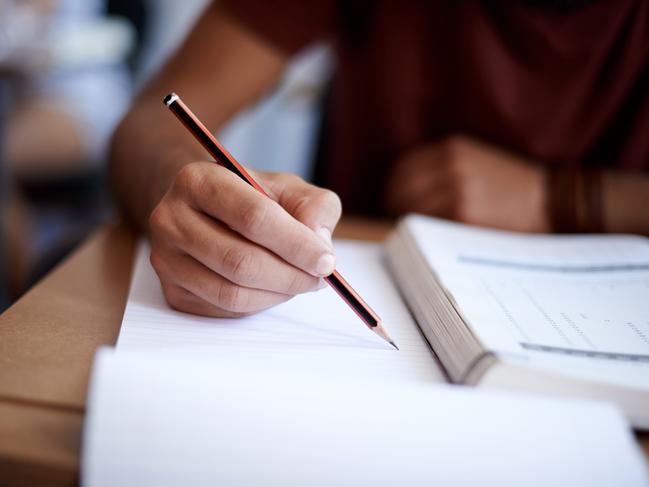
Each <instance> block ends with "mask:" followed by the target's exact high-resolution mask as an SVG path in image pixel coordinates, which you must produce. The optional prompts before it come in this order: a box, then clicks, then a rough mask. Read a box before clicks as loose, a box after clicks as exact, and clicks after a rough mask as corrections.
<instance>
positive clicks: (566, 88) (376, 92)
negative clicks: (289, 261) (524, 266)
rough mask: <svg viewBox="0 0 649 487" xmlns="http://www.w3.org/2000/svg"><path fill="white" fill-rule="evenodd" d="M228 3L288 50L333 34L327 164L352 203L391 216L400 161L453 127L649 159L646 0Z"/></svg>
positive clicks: (589, 153) (604, 157)
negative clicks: (389, 181) (392, 175)
mask: <svg viewBox="0 0 649 487" xmlns="http://www.w3.org/2000/svg"><path fill="white" fill-rule="evenodd" d="M224 3H226V6H227V8H228V9H229V11H230V12H231V13H232V14H233V15H234V16H235V17H236V18H237V19H238V20H240V21H241V23H242V24H243V25H244V26H247V27H248V28H249V29H251V30H252V31H254V32H255V33H256V34H257V35H259V36H260V37H262V38H264V39H265V40H267V41H268V42H269V43H271V44H273V45H274V46H276V47H278V48H279V49H282V50H283V51H285V52H286V53H289V54H291V53H294V52H295V51H297V50H299V49H300V48H302V47H304V46H306V45H307V44H309V43H311V42H313V41H316V40H320V39H325V38H329V39H331V40H332V41H333V44H334V46H335V49H336V53H337V57H338V65H337V72H336V75H335V78H334V82H333V87H332V94H331V111H330V112H329V113H330V117H329V118H328V120H329V122H330V123H329V124H328V127H329V130H327V140H326V141H325V142H326V164H325V166H324V171H323V172H322V174H323V176H324V178H323V179H324V181H323V184H325V185H326V186H328V187H330V188H331V189H333V190H335V191H337V192H338V193H339V194H340V196H341V198H342V200H343V203H344V205H345V209H346V211H351V212H356V213H364V214H374V215H376V214H381V213H382V212H383V206H382V203H381V202H382V201H383V197H382V196H383V192H384V188H385V182H386V181H385V179H386V175H387V171H388V169H389V167H390V165H391V164H393V163H394V161H395V160H396V159H397V158H398V157H399V156H401V155H402V154H403V153H404V152H405V151H407V150H409V149H412V148H414V147H415V146H417V145H420V144H423V143H426V142H431V141H434V140H436V139H439V138H440V137H443V136H445V135H449V134H454V133H463V134H467V135H471V136H474V137H477V138H480V139H482V140H485V141H487V142H491V143H493V144H496V145H499V146H502V147H505V148H508V149H510V150H512V151H514V152H516V153H518V154H520V155H522V156H526V157H528V158H530V159H532V160H534V161H537V162H538V163H539V164H545V165H548V166H558V165H561V166H570V167H572V166H584V167H587V166H602V167H619V168H624V169H646V168H648V167H649V1H642V0H599V1H596V2H592V3H591V4H589V5H586V6H582V7H579V8H575V9H572V10H568V11H557V10H553V9H549V8H542V7H537V6H533V5H530V4H528V3H525V2H522V1H515V0H488V1H482V2H481V1H474V0H446V1H442V0H438V1H433V0H430V1H424V0H419V1H418V0H400V1H396V0H392V1H390V0H383V1H381V0H378V1H375V2H367V1H363V0H354V1H352V0H349V1H347V2H343V1H340V0H337V1H336V0H308V1H307V0H275V1H268V0H229V1H228V0H226V1H225V2H224ZM368 5H369V6H370V7H369V8H368Z"/></svg>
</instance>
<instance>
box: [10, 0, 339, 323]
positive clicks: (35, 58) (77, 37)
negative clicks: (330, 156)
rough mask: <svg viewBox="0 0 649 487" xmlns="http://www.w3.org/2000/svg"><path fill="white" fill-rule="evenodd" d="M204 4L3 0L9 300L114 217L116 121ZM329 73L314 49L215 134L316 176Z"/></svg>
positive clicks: (268, 162) (263, 159)
mask: <svg viewBox="0 0 649 487" xmlns="http://www.w3.org/2000/svg"><path fill="white" fill-rule="evenodd" d="M207 3H208V0H184V1H182V2H180V1H177V0H107V1H102V0H0V211H1V213H2V221H1V222H2V225H1V227H0V310H3V309H5V308H6V307H7V306H8V305H9V304H10V303H11V302H13V301H14V300H15V299H17V298H18V297H19V296H20V295H21V294H22V293H23V292H24V291H25V290H26V289H28V288H29V287H30V286H31V285H32V284H33V283H35V282H36V281H37V280H38V279H39V278H41V277H42V276H43V275H44V274H45V273H46V272H47V271H48V270H50V269H51V268H52V267H53V266H55V265H56V264H57V263H58V262H60V261H61V259H63V258H64V257H65V256H66V255H67V254H68V253H69V252H70V251H71V250H72V249H74V248H75V247H76V246H77V245H78V244H79V243H80V242H81V241H83V240H84V239H85V238H86V237H87V236H88V235H89V234H90V233H91V232H92V231H93V230H94V229H96V228H97V227H98V226H99V225H100V224H102V223H104V222H106V221H109V220H111V219H114V218H116V217H115V211H114V208H113V206H112V202H111V198H110V194H109V191H108V185H107V178H106V159H107V158H106V150H107V144H108V141H109V138H110V135H111V132H112V130H113V129H114V127H115V125H116V124H117V123H118V122H119V120H120V118H121V117H122V115H123V114H124V113H125V111H126V109H127V107H128V104H129V101H130V99H131V98H132V96H133V94H134V93H135V92H137V90H138V87H139V86H141V85H142V83H144V82H145V81H146V80H147V79H148V78H149V77H150V76H151V75H152V74H153V73H154V72H155V71H156V69H157V68H158V67H159V66H160V65H161V63H163V62H164V61H165V59H166V58H167V57H168V56H169V55H170V54H171V53H172V52H173V51H174V49H175V48H176V47H177V45H178V44H179V43H180V42H181V41H182V39H183V38H184V36H185V35H186V33H187V31H188V29H189V28H190V27H191V26H192V24H193V22H194V21H195V19H196V18H197V17H198V15H200V13H201V12H202V10H203V9H204V8H205V7H206V5H207ZM331 72H332V56H331V53H330V51H329V48H328V47H327V46H324V45H319V46H314V47H312V48H309V50H308V51H306V52H303V53H302V54H301V55H299V56H298V57H297V58H296V59H295V60H294V61H293V63H292V64H291V66H290V67H289V69H288V70H287V72H286V74H285V76H284V79H283V81H282V82H281V83H280V84H279V85H278V86H277V88H276V89H275V90H274V92H273V93H270V94H269V95H268V96H267V97H266V98H265V99H264V100H262V101H261V102H260V103H259V104H258V105H257V106H256V107H254V108H253V109H251V110H248V111H247V112H245V113H242V114H240V115H239V116H238V117H237V118H236V119H235V120H233V121H232V122H231V123H230V124H229V125H228V126H227V127H226V128H225V129H224V130H223V131H222V133H220V134H217V135H218V136H219V137H220V138H221V140H222V142H223V143H224V144H225V145H226V146H227V147H228V148H229V149H230V151H231V152H232V153H233V154H234V155H235V157H237V158H238V159H239V160H241V161H243V162H245V163H246V164H247V165H250V166H252V167H256V168H259V169H265V170H276V171H279V170H281V171H291V172H294V173H296V174H299V175H301V176H302V177H304V178H306V179H309V178H310V176H311V171H312V167H313V159H314V158H315V150H314V149H315V144H314V141H315V138H316V134H317V132H318V124H319V120H320V110H319V107H320V101H321V99H322V97H323V94H324V91H325V88H326V86H327V81H328V79H329V76H330V73H331ZM161 110H162V105H161ZM269 140H273V141H274V142H275V143H273V144H267V143H266V141H269ZM277 142H279V143H277ZM269 147H272V148H273V152H272V153H269V151H268V148H269ZM133 163H134V164H136V163H137V161H133Z"/></svg>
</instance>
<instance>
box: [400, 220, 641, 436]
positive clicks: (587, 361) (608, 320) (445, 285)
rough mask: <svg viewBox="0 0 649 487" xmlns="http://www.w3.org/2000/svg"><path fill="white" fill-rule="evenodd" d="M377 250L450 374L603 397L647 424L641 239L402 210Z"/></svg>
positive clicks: (483, 382)
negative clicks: (536, 231)
mask: <svg viewBox="0 0 649 487" xmlns="http://www.w3.org/2000/svg"><path fill="white" fill-rule="evenodd" d="M387 256H388V261H389V265H390V269H391V270H392V272H393V275H394V276H395V279H396V282H397V284H398V286H399V288H400V290H401V294H402V295H403V297H404V299H405V301H406V302H407V303H408V305H409V307H410V309H411V310H412V312H413V314H414V316H415V317H416V319H417V323H418V324H419V327H420V329H421V330H422V331H423V333H424V334H425V335H426V338H427V339H428V342H429V343H430V344H431V347H432V349H433V350H434V352H435V354H436V355H437V357H439V359H440V361H441V363H442V365H443V367H444V369H445V371H446V372H447V374H448V376H449V378H450V380H452V381H453V382H457V383H464V384H470V385H478V386H485V387H498V388H507V389H515V390H518V391H533V392H539V393H549V394H561V395H569V396H578V397H588V398H596V399H605V400H610V401H613V402H615V403H616V404H618V405H619V406H620V407H621V408H622V410H623V411H624V412H625V414H626V415H627V417H628V419H629V420H630V421H631V422H632V424H633V425H634V426H635V427H636V428H639V429H649V239H647V238H644V237H639V236H622V235H612V236H606V235H589V236H540V235H520V234H512V233H507V232H499V231H494V230H484V229H479V228H475V227H469V226H465V225H460V224H457V223H450V222H446V221H441V220H436V219H433V218H427V217H421V216H410V217H408V218H406V219H404V220H403V221H402V222H401V223H400V224H399V226H398V228H397V231H396V232H395V234H394V235H393V236H392V237H391V239H390V240H389V242H388V244H387Z"/></svg>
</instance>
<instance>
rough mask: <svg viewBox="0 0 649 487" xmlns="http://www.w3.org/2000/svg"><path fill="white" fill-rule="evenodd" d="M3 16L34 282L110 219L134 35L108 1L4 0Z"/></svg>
mask: <svg viewBox="0 0 649 487" xmlns="http://www.w3.org/2000/svg"><path fill="white" fill-rule="evenodd" d="M44 5H45V7H44ZM0 13H2V19H0V39H4V40H5V42H4V44H2V45H0V65H1V66H3V67H4V73H5V78H6V79H7V78H8V79H9V81H10V84H11V95H10V96H11V101H12V111H11V113H10V114H9V120H8V124H7V130H6V156H7V157H6V159H5V162H6V165H5V166H6V172H5V175H6V176H7V177H9V178H10V179H11V180H12V181H13V182H15V183H16V185H17V186H18V187H19V189H20V190H21V191H22V195H24V197H25V198H26V201H27V202H28V204H29V208H28V209H29V211H28V214H29V218H30V220H31V223H32V225H31V226H32V227H33V228H34V231H33V232H32V233H31V234H30V238H29V241H28V243H29V245H27V246H26V247H28V248H24V249H22V250H23V251H24V252H26V253H27V254H29V259H30V261H31V263H32V269H31V272H29V273H27V275H26V276H25V281H26V284H27V285H29V284H31V283H33V282H34V281H35V280H36V279H38V278H39V277H40V276H41V275H42V274H43V273H45V272H46V271H47V270H49V269H50V268H51V267H52V266H53V265H55V264H56V263H57V262H58V260H60V258H61V257H62V256H64V255H65V254H66V253H67V252H68V251H69V250H70V249H71V248H73V247H74V246H75V245H76V244H77V243H78V242H79V241H81V240H82V239H83V238H84V237H85V236H86V235H87V234H88V233H89V232H90V231H91V230H92V229H93V228H95V227H96V226H97V225H98V224H99V223H100V222H102V221H104V220H105V219H106V218H107V217H109V215H110V206H109V204H108V201H109V200H108V197H107V193H106V191H105V189H104V188H105V169H104V166H105V164H104V163H105V149H106V144H107V141H108V138H109V136H110V134H111V132H112V130H113V128H114V126H115V124H116V123H117V122H118V121H119V119H120V118H121V116H122V114H123V113H124V111H125V110H126V109H127V107H128V103H129V99H130V93H131V77H130V74H129V73H128V71H127V68H126V66H125V63H124V61H125V59H126V57H127V55H128V54H129V52H130V50H131V48H132V44H133V31H132V29H131V27H130V25H129V24H128V23H127V22H125V21H123V20H121V19H116V18H110V17H107V16H106V15H105V11H104V2H103V1H102V0H50V1H48V2H43V1H30V0H13V1H12V0H4V1H2V2H1V4H0Z"/></svg>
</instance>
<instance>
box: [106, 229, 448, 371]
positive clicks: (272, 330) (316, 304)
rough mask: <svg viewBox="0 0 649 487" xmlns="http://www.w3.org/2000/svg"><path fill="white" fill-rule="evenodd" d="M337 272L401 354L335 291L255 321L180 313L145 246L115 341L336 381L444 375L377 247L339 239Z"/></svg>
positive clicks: (295, 301) (313, 295) (302, 298)
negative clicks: (325, 375) (318, 373)
mask: <svg viewBox="0 0 649 487" xmlns="http://www.w3.org/2000/svg"><path fill="white" fill-rule="evenodd" d="M335 245H336V258H337V268H338V269H339V270H340V272H341V273H342V274H343V275H344V276H345V278H346V279H347V280H348V281H349V282H350V283H351V284H352V286H354V288H355V289H356V291H358V293H359V294H360V295H361V296H363V298H364V299H365V300H366V301H367V302H368V304H369V305H370V306H372V308H373V309H374V310H375V311H376V312H377V313H378V314H379V315H380V316H381V318H382V319H383V323H384V324H385V326H386V327H387V329H388V330H389V332H390V334H391V336H392V338H393V339H394V340H395V342H396V343H397V344H398V346H399V349H400V350H399V351H396V350H394V349H393V348H392V347H391V346H390V345H388V344H387V343H386V342H384V341H383V340H382V339H381V338H379V337H378V336H377V335H376V334H375V333H372V332H371V331H370V330H368V329H367V327H366V326H365V325H364V324H363V323H362V322H361V321H360V320H359V318H358V317H357V316H356V315H355V314H354V312H353V311H352V310H351V309H349V307H348V306H347V305H346V304H345V303H344V302H343V301H342V300H341V299H340V298H339V297H338V295H336V294H335V292H334V291H333V290H332V289H330V288H325V289H322V290H320V291H318V292H315V293H308V294H304V295H301V296H297V297H296V298H294V299H293V300H291V301H289V302H287V303H284V304H281V305H279V306H277V307H275V308H272V309H270V310H267V311H265V312H263V313H260V314H258V315H255V316H251V317H247V318H243V319H214V318H205V317H199V316H192V315H189V314H185V313H179V312H177V311H174V310H172V309H170V308H169V306H168V305H167V304H166V302H165V300H164V296H163V294H162V291H161V288H160V283H159V281H158V278H157V276H156V274H155V272H154V270H153V268H152V267H151V265H150V263H149V248H148V246H147V244H146V243H144V242H142V243H141V244H140V246H139V248H138V252H137V255H136V259H135V266H134V275H133V279H132V283H131V290H130V293H129V298H128V303H127V305H126V310H125V313H124V319H123V322H122V328H121V331H120V335H119V340H118V348H120V349H134V348H136V349H158V350H170V349H171V350H177V349H191V350H192V353H204V354H208V355H213V356H219V357H227V356H230V355H232V356H234V357H236V358H237V360H238V361H239V362H242V363H243V362H245V363H252V364H259V365H260V366H265V367H268V366H270V365H271V364H277V365H279V366H281V367H283V368H286V369H288V370H293V369H300V368H304V367H311V368H314V369H321V370H327V371H329V374H331V375H332V376H346V375H349V374H355V375H357V376H359V377H367V376H381V377H383V378H384V379H386V380H388V379H396V380H424V381H435V382H439V381H443V380H444V378H443V375H442V373H441V372H440V369H439V367H438V365H437V363H436V361H435V360H434V358H433V356H432V353H431V351H430V349H429V347H428V345H427V343H426V342H425V340H424V338H423V337H422V334H421V332H420V331H419V329H418V327H417V325H416V324H415V323H414V321H413V319H412V317H411V316H410V313H409V312H408V310H407V308H406V307H405V305H404V304H403V302H402V301H401V298H400V297H399V294H398V292H397V291H396V289H395V288H394V285H393V284H392V282H391V279H390V277H389V275H388V274H387V272H386V270H385V267H384V265H383V262H382V257H381V247H380V246H379V245H376V244H370V243H360V242H346V241H337V242H335Z"/></svg>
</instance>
